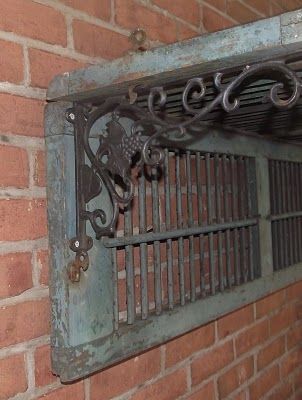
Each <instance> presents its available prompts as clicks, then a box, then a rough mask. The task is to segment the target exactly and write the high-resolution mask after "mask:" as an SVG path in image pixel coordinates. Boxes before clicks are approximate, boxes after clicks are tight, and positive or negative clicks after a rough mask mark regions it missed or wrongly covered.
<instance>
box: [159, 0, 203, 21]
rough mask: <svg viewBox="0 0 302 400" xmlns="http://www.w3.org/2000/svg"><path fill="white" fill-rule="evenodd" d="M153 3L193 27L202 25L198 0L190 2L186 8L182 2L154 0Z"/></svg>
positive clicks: (189, 0)
mask: <svg viewBox="0 0 302 400" xmlns="http://www.w3.org/2000/svg"><path fill="white" fill-rule="evenodd" d="M153 3H154V4H156V5H157V6H158V7H160V8H162V9H164V10H167V11H169V12H170V13H171V14H174V15H176V16H177V17H179V18H181V19H183V20H185V21H188V22H190V23H191V24H193V25H196V26H199V24H200V5H199V3H198V1H196V0H188V1H187V2H186V6H185V7H184V3H183V1H182V0H174V1H170V0H153Z"/></svg>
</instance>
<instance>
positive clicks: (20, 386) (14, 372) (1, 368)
mask: <svg viewBox="0 0 302 400" xmlns="http://www.w3.org/2000/svg"><path fill="white" fill-rule="evenodd" d="M16 378H17V379H16ZM0 382H1V385H0V399H3V400H5V399H10V398H12V397H14V396H15V395H16V394H18V393H24V392H26V390H27V379H26V373H25V363H24V354H18V355H15V356H11V357H8V358H4V359H1V360H0Z"/></svg>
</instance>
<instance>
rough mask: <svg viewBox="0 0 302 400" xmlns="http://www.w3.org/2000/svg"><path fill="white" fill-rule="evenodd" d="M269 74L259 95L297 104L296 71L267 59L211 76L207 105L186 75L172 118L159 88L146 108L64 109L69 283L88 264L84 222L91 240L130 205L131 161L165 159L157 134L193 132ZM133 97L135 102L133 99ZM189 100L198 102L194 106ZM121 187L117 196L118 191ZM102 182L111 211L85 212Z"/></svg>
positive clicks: (119, 101) (197, 82) (126, 103)
mask: <svg viewBox="0 0 302 400" xmlns="http://www.w3.org/2000/svg"><path fill="white" fill-rule="evenodd" d="M272 72H274V74H277V75H278V76H280V80H279V81H278V82H276V83H274V84H273V85H272V86H271V88H270V91H269V93H268V95H267V96H266V98H265V99H264V100H265V101H270V102H271V103H272V104H273V105H274V106H276V107H277V108H279V109H289V108H291V107H293V106H294V105H295V104H297V102H298V100H299V98H300V95H301V81H300V79H299V78H298V76H297V74H296V73H295V72H294V71H292V70H291V69H290V68H289V67H288V66H287V65H286V64H285V63H283V62H280V61H269V62H264V63H261V64H255V65H252V66H246V67H245V68H244V69H243V71H242V72H240V73H239V74H238V75H237V76H236V77H235V78H234V79H233V80H231V81H229V82H227V83H223V75H222V74H221V73H216V74H215V75H214V76H213V82H214V86H215V87H216V89H217V96H216V97H215V98H214V99H213V100H211V101H210V102H207V103H202V102H203V101H204V98H205V95H206V93H207V87H206V84H205V83H204V80H203V78H202V77H194V78H192V79H190V80H189V81H188V82H187V84H186V85H185V88H184V90H183V92H182V106H183V110H184V116H183V117H178V118H175V117H172V116H171V115H169V114H168V112H166V111H165V106H166V104H167V92H166V91H165V89H164V88H163V87H154V88H152V89H151V90H150V92H149V95H148V104H147V108H142V107H139V106H138V105H137V104H136V97H135V96H133V98H132V99H130V100H129V99H128V98H126V97H118V98H116V97H114V98H109V99H107V100H106V101H105V102H103V103H102V104H101V105H98V106H94V107H93V106H87V104H81V103H76V104H74V107H73V108H72V109H69V110H68V111H67V119H68V121H69V122H70V123H72V124H73V126H74V137H75V140H74V143H75V169H76V174H75V176H76V188H75V191H76V236H75V238H73V239H71V240H70V248H71V250H72V251H74V252H75V253H76V257H75V260H74V261H73V262H71V264H70V265H69V276H70V279H71V280H72V281H79V279H80V271H81V270H84V271H85V270H87V268H88V266H89V257H88V251H89V250H90V249H91V247H92V246H93V240H92V238H91V237H90V236H88V235H87V233H86V223H87V221H89V222H90V224H91V226H92V228H93V230H94V232H95V234H96V239H100V238H101V237H103V236H110V235H112V234H114V232H115V229H116V223H117V219H118V215H119V207H120V205H124V206H127V205H129V203H130V201H131V199H132V198H133V192H134V184H133V182H132V180H131V166H132V163H133V159H134V157H136V156H139V157H138V158H139V161H138V163H137V164H138V166H139V167H140V168H142V167H143V166H144V165H150V166H156V165H159V164H160V163H161V162H162V161H163V159H164V152H163V150H162V149H161V148H160V147H159V142H158V139H159V138H161V139H162V138H167V139H171V137H172V136H173V135H175V134H178V136H182V135H184V134H185V133H186V132H187V131H188V130H189V129H190V132H191V131H192V132H193V133H195V132H196V129H195V130H194V129H193V128H194V125H196V124H197V125H198V123H200V122H201V121H202V119H203V118H204V117H205V116H206V115H207V114H209V113H210V112H211V111H213V110H214V109H215V108H217V107H218V106H221V107H222V109H223V110H224V111H225V112H228V113H230V112H232V111H235V110H236V109H238V108H239V106H240V102H239V99H238V98H236V96H237V95H238V93H240V91H242V87H243V84H244V83H245V81H246V80H248V79H249V80H250V79H253V78H255V77H259V75H262V76H263V75H264V76H267V75H269V76H270V74H271V73H272ZM285 80H286V81H288V82H289V83H290V85H289V87H290V88H291V90H292V92H291V94H290V95H289V96H288V97H287V98H284V95H282V96H280V90H281V89H282V88H283V86H284V83H283V82H284V81H285ZM133 99H134V100H133ZM192 100H194V101H193V103H196V101H200V102H201V103H202V106H201V107H199V108H196V107H195V106H194V105H192ZM104 116H107V117H108V116H109V117H110V119H109V122H107V124H106V131H105V132H99V133H98V136H97V137H98V141H99V143H98V146H97V149H95V147H93V148H92V146H91V137H90V136H91V130H92V127H93V126H94V125H95V123H96V122H97V121H98V120H100V119H101V118H103V117H104ZM123 119H128V120H130V121H131V127H130V128H129V127H128V128H126V127H125V126H124V125H123V122H122V121H123ZM94 137H95V136H94ZM117 185H118V186H119V187H120V189H122V194H121V193H120V191H118V190H117ZM103 186H105V187H106V189H107V191H108V193H109V196H110V200H111V204H112V213H111V215H108V214H107V213H106V212H105V211H104V210H103V209H101V208H98V209H95V210H93V211H88V210H87V204H88V203H89V202H90V201H91V200H92V199H94V198H96V197H97V196H98V195H99V194H100V193H101V190H102V187H103Z"/></svg>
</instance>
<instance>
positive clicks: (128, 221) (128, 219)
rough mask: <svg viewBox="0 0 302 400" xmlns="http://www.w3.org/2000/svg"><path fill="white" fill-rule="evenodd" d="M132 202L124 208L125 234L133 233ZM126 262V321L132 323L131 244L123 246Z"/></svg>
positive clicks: (132, 280) (132, 264) (133, 308)
mask: <svg viewBox="0 0 302 400" xmlns="http://www.w3.org/2000/svg"><path fill="white" fill-rule="evenodd" d="M131 207H132V202H131V203H130V204H129V205H128V206H127V207H126V208H125V236H131V235H132V233H133V226H132V211H131ZM125 262H126V289H127V322H128V324H133V322H134V320H135V314H136V310H135V282H134V280H135V274H134V262H133V246H132V245H128V246H126V247H125Z"/></svg>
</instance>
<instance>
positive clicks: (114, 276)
mask: <svg viewBox="0 0 302 400" xmlns="http://www.w3.org/2000/svg"><path fill="white" fill-rule="evenodd" d="M111 257H112V280H113V318H114V329H115V330H116V331H117V330H118V328H119V306H118V271H117V249H116V247H113V248H112V249H111Z"/></svg>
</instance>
